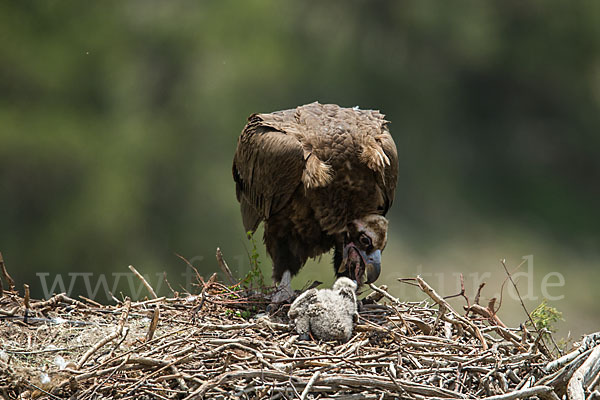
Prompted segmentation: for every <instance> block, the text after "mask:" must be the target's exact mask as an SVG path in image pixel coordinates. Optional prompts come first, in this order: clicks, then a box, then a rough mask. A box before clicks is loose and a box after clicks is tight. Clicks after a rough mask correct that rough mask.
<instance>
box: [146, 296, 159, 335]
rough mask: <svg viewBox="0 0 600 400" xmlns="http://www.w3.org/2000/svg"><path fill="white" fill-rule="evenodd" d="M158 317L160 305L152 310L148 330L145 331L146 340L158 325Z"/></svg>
mask: <svg viewBox="0 0 600 400" xmlns="http://www.w3.org/2000/svg"><path fill="white" fill-rule="evenodd" d="M159 318H160V306H158V305H157V306H156V307H154V312H153V313H152V321H150V326H149V327H148V332H147V333H146V342H149V341H150V340H152V338H153V337H154V332H155V331H156V327H157V326H158V319H159Z"/></svg>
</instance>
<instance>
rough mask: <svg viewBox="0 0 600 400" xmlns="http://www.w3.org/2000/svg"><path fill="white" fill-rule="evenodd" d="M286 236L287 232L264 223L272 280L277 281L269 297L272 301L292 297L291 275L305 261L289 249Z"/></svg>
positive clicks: (279, 301) (296, 271)
mask: <svg viewBox="0 0 600 400" xmlns="http://www.w3.org/2000/svg"><path fill="white" fill-rule="evenodd" d="M276 227H277V226H276V225H275V228H276ZM282 234H283V235H282ZM288 237H289V233H288V232H285V231H283V232H282V231H277V230H276V229H274V227H273V226H272V225H271V224H269V223H267V224H265V245H266V247H267V252H268V253H269V255H270V256H271V259H272V260H273V281H274V282H276V283H277V289H276V290H275V293H274V294H273V297H272V298H271V302H273V303H282V302H284V301H289V300H290V299H292V298H293V297H294V291H293V290H292V285H291V282H292V276H293V275H296V274H297V273H298V271H299V270H300V268H301V267H302V265H303V264H304V262H306V259H304V260H303V259H302V258H301V257H298V256H297V255H296V254H294V252H293V251H292V250H291V249H290V243H289V241H288Z"/></svg>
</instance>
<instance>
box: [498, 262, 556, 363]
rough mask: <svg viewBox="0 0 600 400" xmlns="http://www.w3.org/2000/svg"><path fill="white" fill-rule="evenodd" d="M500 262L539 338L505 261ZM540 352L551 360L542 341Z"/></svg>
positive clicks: (538, 332)
mask: <svg viewBox="0 0 600 400" xmlns="http://www.w3.org/2000/svg"><path fill="white" fill-rule="evenodd" d="M500 262H501V263H502V266H503V267H504V271H506V275H507V276H508V279H510V282H511V283H512V285H513V287H514V288H515V291H516V292H517V296H518V297H519V301H520V302H521V306H522V307H523V310H524V311H525V314H527V318H528V319H529V322H530V323H531V326H532V327H533V329H535V330H536V332H537V334H538V336H539V337H541V336H542V332H540V330H539V329H538V327H537V326H536V324H535V322H533V319H532V318H531V314H529V311H527V307H525V303H524V302H523V298H522V297H521V293H519V288H518V287H517V284H516V283H515V281H514V280H513V278H512V275H511V273H510V272H508V267H507V266H506V260H505V259H502V260H500ZM521 264H523V263H521ZM540 350H542V353H544V355H545V356H546V357H548V358H549V359H551V358H552V356H551V355H550V351H549V350H548V348H547V347H546V344H545V343H544V342H543V341H542V342H541V346H540Z"/></svg>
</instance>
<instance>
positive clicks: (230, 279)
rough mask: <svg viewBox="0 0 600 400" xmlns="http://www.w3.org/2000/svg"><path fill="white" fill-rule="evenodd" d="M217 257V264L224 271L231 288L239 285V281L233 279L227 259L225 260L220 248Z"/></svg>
mask: <svg viewBox="0 0 600 400" xmlns="http://www.w3.org/2000/svg"><path fill="white" fill-rule="evenodd" d="M216 256H217V264H219V267H220V268H221V271H223V273H224V274H225V278H226V279H227V281H228V282H229V284H230V285H231V286H233V285H235V284H236V283H237V281H236V280H235V278H234V277H233V274H232V273H231V270H230V269H229V266H228V265H227V262H225V259H224V258H223V253H222V252H221V249H220V248H219V247H217V255H216Z"/></svg>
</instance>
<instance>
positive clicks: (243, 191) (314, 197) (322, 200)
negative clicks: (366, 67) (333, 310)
mask: <svg viewBox="0 0 600 400" xmlns="http://www.w3.org/2000/svg"><path fill="white" fill-rule="evenodd" d="M387 124H388V121H386V120H385V119H384V115H383V114H381V113H380V112H379V111H373V110H360V109H358V107H354V108H342V107H339V106H337V105H335V104H319V103H318V102H315V103H311V104H307V105H304V106H300V107H297V108H295V109H290V110H283V111H277V112H273V113H270V114H253V115H252V116H250V118H248V124H247V125H246V126H245V127H244V130H243V131H242V134H241V135H240V137H239V139H238V144H237V149H236V152H235V156H234V159H233V178H234V180H235V183H236V195H237V199H238V201H239V202H240V206H241V211H242V220H243V223H244V227H245V229H246V231H252V232H254V231H255V230H256V228H257V227H258V225H259V224H260V222H261V221H265V225H264V242H265V245H266V248H267V252H268V253H269V255H270V257H271V258H272V260H273V279H274V281H275V282H277V283H278V291H277V292H276V294H275V295H274V296H273V301H274V302H278V301H283V300H288V299H289V298H290V297H291V296H292V294H293V292H292V290H291V286H290V281H291V277H292V276H293V275H295V274H297V273H298V271H299V270H300V268H302V266H303V265H304V264H305V263H306V260H307V259H308V258H309V257H316V256H319V255H321V254H323V253H325V252H327V251H329V250H330V249H331V248H332V247H333V248H334V249H335V250H334V256H333V264H334V269H335V274H336V275H337V276H348V277H350V278H351V279H353V280H355V281H357V282H358V284H359V285H360V284H362V283H364V282H366V283H371V282H374V281H375V280H376V279H377V277H378V276H379V274H380V272H381V251H382V250H383V249H384V247H385V245H386V242H387V228H388V221H387V220H386V219H385V217H384V216H385V214H386V213H387V211H388V209H389V208H390V206H391V205H392V201H393V199H394V189H395V188H396V179H397V176H398V154H397V151H396V145H395V144H394V140H393V139H392V136H391V135H390V133H389V131H388V129H387ZM365 275H366V276H365Z"/></svg>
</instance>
